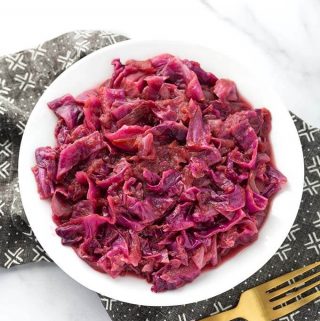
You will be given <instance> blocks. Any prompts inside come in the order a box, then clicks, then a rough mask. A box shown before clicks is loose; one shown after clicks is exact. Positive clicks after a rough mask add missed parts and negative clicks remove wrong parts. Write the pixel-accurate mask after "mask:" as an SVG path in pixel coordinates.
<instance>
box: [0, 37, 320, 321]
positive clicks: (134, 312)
mask: <svg viewBox="0 0 320 321" xmlns="http://www.w3.org/2000/svg"><path fill="white" fill-rule="evenodd" d="M126 39H127V38H126V37H124V36H122V35H118V34H113V33H108V32H101V31H75V32H71V33H67V34H64V35H62V36H60V37H58V38H55V39H53V40H50V41H47V42H45V43H43V44H41V45H39V46H38V47H37V48H34V49H30V50H25V51H21V52H18V53H15V54H13V55H8V56H4V57H0V266H2V267H4V268H7V269H8V268H10V267H12V266H15V265H19V264H24V263H28V262H39V261H42V260H44V261H51V259H50V258H49V257H48V256H47V254H46V253H45V251H44V250H43V248H42V247H41V245H40V244H39V243H38V241H37V240H36V238H35V236H34V234H33V232H32V230H31V228H30V226H29V224H28V222H27V219H26V217H25V214H24V211H23V208H22V204H21V200H20V196H19V186H18V178H17V174H18V173H17V165H18V164H17V163H18V155H19V145H20V140H21V137H22V134H23V130H24V127H25V124H26V121H27V119H28V117H29V114H30V112H31V111H32V109H33V107H34V105H35V104H36V102H37V100H38V98H39V97H40V96H41V94H42V93H43V91H44V90H45V89H46V88H47V86H49V85H50V84H51V82H52V81H53V80H54V79H55V78H56V77H57V76H58V75H59V74H60V73H61V72H63V71H64V70H65V69H66V68H68V67H69V66H70V65H72V64H73V63H74V62H76V61H78V60H79V59H81V58H82V57H84V56H86V55H87V54H89V53H90V52H92V51H94V50H96V49H99V48H102V47H104V46H109V45H112V44H113V43H116V42H119V41H123V40H126ZM293 120H294V122H295V125H296V127H297V130H298V133H299V136H300V140H301V144H302V147H303V153H304V159H305V184H304V192H303V197H302V201H301V206H300V210H299V213H298V216H297V219H296V221H295V223H294V225H293V227H292V229H291V231H290V233H289V234H288V236H287V238H286V240H285V242H284V243H283V244H282V246H281V247H280V248H279V250H278V252H277V253H276V254H275V255H274V256H273V257H272V259H271V260H270V261H269V262H268V263H267V264H266V265H265V266H264V267H263V268H262V269H261V270H260V271H258V272H257V273H256V274H254V275H253V276H251V277H250V278H249V279H248V280H246V281H245V282H243V283H241V284H240V285H238V286H237V287H235V288H234V289H231V290H229V291H227V292H225V293H224V294H222V295H219V296H217V297H214V298H211V299H209V300H205V301H201V302H196V303H193V304H188V305H183V306H174V307H147V306H137V305H132V304H128V303H124V302H121V301H116V300H113V299H111V298H107V297H104V296H101V295H100V299H101V302H102V304H103V305H104V307H105V308H106V311H107V312H108V314H109V315H110V317H111V319H112V320H114V321H126V320H127V321H196V320H198V319H201V318H202V317H205V316H208V315H213V314H216V313H219V312H221V311H223V310H226V309H229V308H231V307H233V306H234V305H236V303H237V300H238V298H239V296H240V293H241V292H243V291H244V290H246V289H248V288H251V287H253V286H255V285H257V284H260V283H263V282H265V281H267V280H269V279H271V278H273V277H276V276H279V275H281V274H284V273H286V272H289V271H291V270H293V269H296V268H299V267H301V266H303V265H307V264H309V263H311V262H314V261H316V260H319V257H320V195H319V192H320V130H319V129H317V128H313V127H311V126H309V125H308V124H306V123H305V122H303V121H302V120H301V119H299V118H297V117H296V116H294V115H293ZM318 290H320V288H319V289H318ZM196 299H197V298H196V296H195V300H196ZM302 320H303V321H304V320H310V321H320V300H318V301H316V302H314V303H311V304H309V305H307V306H305V307H303V308H301V309H300V310H298V311H296V312H294V313H292V314H291V315H289V316H287V317H284V318H281V319H280V321H302Z"/></svg>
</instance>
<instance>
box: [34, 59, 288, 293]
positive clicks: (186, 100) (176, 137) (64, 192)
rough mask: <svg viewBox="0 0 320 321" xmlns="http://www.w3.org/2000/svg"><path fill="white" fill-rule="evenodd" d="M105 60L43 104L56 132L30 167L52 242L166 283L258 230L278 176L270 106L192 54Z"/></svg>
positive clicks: (179, 280) (156, 284)
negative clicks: (71, 89) (78, 86)
mask: <svg viewBox="0 0 320 321" xmlns="http://www.w3.org/2000/svg"><path fill="white" fill-rule="evenodd" d="M112 64H113V66H114V71H113V74H112V77H111V78H110V79H108V80H106V81H105V82H104V83H103V84H101V85H100V86H98V87H97V88H95V89H92V90H88V91H86V92H84V93H82V94H81V95H79V96H78V97H76V98H74V97H73V96H71V95H65V96H63V97H61V98H58V99H56V100H54V101H52V102H50V103H48V106H49V108H50V109H51V110H52V111H53V112H54V113H55V114H56V116H57V118H58V122H57V125H56V129H55V137H56V142H57V143H56V146H55V147H40V148H38V149H37V150H36V151H35V158H36V165H35V166H34V167H33V169H32V170H33V172H34V175H35V178H36V181H37V186H38V191H39V194H40V197H41V198H42V199H51V207H52V214H53V219H54V221H55V223H56V224H57V229H56V232H57V234H58V235H59V236H60V237H61V240H62V244H64V245H68V246H72V247H73V249H74V250H75V251H76V253H77V254H78V255H79V257H80V258H81V259H83V260H85V261H86V262H87V263H88V264H90V265H91V266H92V267H93V268H94V269H96V270H98V271H101V272H105V273H107V274H109V275H110V276H112V277H117V276H120V275H125V274H127V273H130V274H136V275H138V276H140V277H142V278H144V279H146V280H147V281H148V282H150V283H152V291H155V292H160V291H166V290H171V289H175V288H178V287H181V286H183V285H184V284H186V283H187V282H191V281H192V280H194V279H195V278H196V277H197V276H198V275H199V274H200V273H201V271H202V270H203V269H204V268H205V267H214V266H216V265H217V264H219V262H221V260H222V259H223V257H225V256H226V255H227V254H228V253H230V251H233V250H234V249H236V248H239V247H242V246H244V245H247V244H249V243H251V242H253V241H254V240H255V239H256V238H257V235H258V230H259V228H260V227H261V225H262V223H263V221H264V220H265V218H266V216H267V211H268V204H269V202H270V198H271V197H272V196H273V195H274V194H275V193H277V192H278V191H279V189H280V188H281V186H282V185H283V184H284V183H285V182H286V178H285V177H284V176H283V175H282V174H281V173H280V172H279V171H278V170H277V169H276V168H275V166H274V165H273V163H272V159H271V145H270V140H269V132H270V129H271V115H270V112H269V111H268V110H267V109H265V108H262V109H253V108H252V107H251V106H250V105H249V104H248V103H247V102H246V101H244V100H243V99H242V98H241V97H240V96H239V93H238V91H237V88H236V85H235V83H234V82H232V81H230V80H227V79H218V78H217V77H216V76H214V75H213V74H212V73H210V72H206V71H204V70H203V69H202V68H201V66H200V65H199V63H197V62H194V61H189V60H181V59H179V58H178V57H175V56H173V55H170V54H162V55H159V56H156V57H153V58H151V59H148V60H145V61H137V60H129V61H127V62H126V63H125V64H123V63H121V61H120V60H119V59H115V60H114V61H113V62H112ZM39 215H41V213H39Z"/></svg>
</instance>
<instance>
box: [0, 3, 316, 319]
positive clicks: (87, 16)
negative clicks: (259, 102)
mask: <svg viewBox="0 0 320 321" xmlns="http://www.w3.org/2000/svg"><path fill="white" fill-rule="evenodd" d="M319 16H320V2H319V1H318V0H308V1H305V0H269V1H256V0H226V1H221V0H202V1H201V0H175V1H174V0H162V1H157V2H154V1H149V0H134V1H132V0H117V1H112V3H107V1H100V0H91V1H89V2H87V1H82V2H80V1H75V0H69V1H62V0H56V1H50V2H49V1H41V2H40V1H37V0H29V1H22V0H10V1H9V0H8V1H6V2H3V3H1V12H0V55H3V54H7V53H12V52H14V51H17V50H21V49H24V48H28V47H32V46H35V45H36V44H38V43H39V42H41V41H44V40H47V39H49V38H51V37H54V36H57V35H59V34H61V33H63V32H67V31H70V30H74V29H104V30H112V31H116V32H122V33H124V34H126V35H128V36H130V37H132V38H171V39H184V40H191V41H195V42H200V43H205V44H206V45H208V46H212V47H214V46H216V45H218V44H219V46H224V47H225V48H226V50H227V51H228V50H230V51H237V52H238V54H239V58H240V59H241V60H243V61H246V62H250V64H251V66H252V68H253V69H254V70H255V71H256V72H259V73H271V75H272V76H273V80H274V84H273V85H274V86H276V87H277V88H278V90H279V92H280V94H281V95H282V98H283V100H284V102H285V103H286V104H287V106H288V107H289V108H290V109H291V110H292V111H294V112H295V113H297V114H298V115H299V116H300V117H302V118H303V119H305V120H307V121H309V122H310V123H312V124H314V125H317V126H320V90H319V89H320V59H319V57H320V42H319V37H320V19H319ZM0 284H1V290H0V320H1V321H18V320H22V319H23V320H24V321H29V320H30V321H31V320H32V321H42V320H48V321H50V320H59V321H87V320H95V321H100V320H109V318H108V317H107V315H106V313H105V311H104V309H103V307H102V305H101V304H100V302H99V299H98V297H97V295H96V294H95V293H92V292H90V291H89V290H87V289H85V288H83V287H82V286H80V285H79V284H77V283H76V282H74V281H73V280H72V279H71V278H69V277H68V276H67V275H65V274H64V273H63V272H62V271H61V270H59V269H58V268H57V267H56V266H55V265H54V264H38V265H32V264H30V265H26V266H21V267H15V268H14V269H12V270H9V271H7V270H0ZM74 307H76V308H74ZM142 321H144V320H142Z"/></svg>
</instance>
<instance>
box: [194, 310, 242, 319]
mask: <svg viewBox="0 0 320 321" xmlns="http://www.w3.org/2000/svg"><path fill="white" fill-rule="evenodd" d="M237 310H238V309H237V307H235V308H233V309H231V310H227V311H223V312H221V313H219V314H215V315H211V316H210V317H207V318H204V319H201V320H199V321H231V320H233V319H236V318H240V317H241V316H240V315H239V311H237Z"/></svg>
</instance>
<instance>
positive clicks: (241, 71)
mask: <svg viewBox="0 0 320 321" xmlns="http://www.w3.org/2000/svg"><path fill="white" fill-rule="evenodd" d="M165 52H168V53H171V54H174V55H177V56H180V57H181V58H188V59H192V60H195V61H198V62H200V63H201V65H202V66H203V67H204V69H205V70H208V71H211V72H213V73H214V74H216V75H217V76H218V77H224V78H230V79H232V80H234V81H235V82H236V83H237V85H238V88H239V90H240V92H241V94H242V95H243V96H244V97H245V98H246V99H248V101H249V102H251V103H252V104H253V106H254V107H256V108H258V107H267V108H269V110H270V111H271V114H272V118H273V120H272V127H273V128H272V132H271V140H272V144H273V151H274V158H275V163H276V165H277V167H278V168H279V169H280V170H281V171H282V172H283V173H284V174H285V175H286V177H287V178H288V184H287V185H286V187H285V188H284V189H283V190H282V191H281V192H280V193H279V194H278V195H277V196H276V197H275V199H274V201H273V203H272V206H271V209H270V212H269V216H268V218H267V219H266V222H265V224H264V226H263V228H262V229H261V231H260V234H259V238H258V240H257V241H256V242H254V243H253V244H251V245H250V246H248V247H247V248H245V249H244V250H242V251H241V252H240V253H238V254H237V255H236V256H234V257H233V258H231V259H229V260H227V261H226V262H224V263H223V264H221V265H220V266H219V267H217V268H215V269H212V270H210V271H208V272H205V273H202V274H201V275H200V276H199V277H198V278H197V279H196V280H194V281H193V282H192V283H190V284H187V285H185V286H184V287H182V288H180V289H177V290H174V291H167V292H164V293H158V294H156V293H153V292H151V290H150V284H148V283H147V282H146V281H145V280H142V279H139V278H135V277H132V276H126V277H119V278H117V279H112V278H111V277H110V276H108V275H106V274H103V273H100V272H97V271H95V270H94V269H92V268H91V267H90V266H89V265H87V264H86V263H85V262H84V261H82V260H81V259H80V258H79V257H78V256H77V255H76V253H75V252H74V251H73V250H72V248H70V247H67V246H62V245H61V240H60V237H58V236H57V235H56V233H55V228H56V226H55V224H54V223H53V221H52V219H51V208H50V202H49V201H43V200H40V198H39V195H38V193H37V187H36V183H35V180H34V177H33V174H32V172H31V167H32V166H33V165H34V163H35V159H34V151H35V149H36V148H37V147H39V146H47V145H49V146H53V145H55V139H54V134H53V133H54V127H55V125H56V122H57V119H56V117H55V116H54V114H53V112H52V111H50V110H49V109H48V107H47V105H46V104H47V102H48V101H51V100H53V99H54V98H57V97H60V96H62V95H64V94H66V93H71V94H73V95H77V94H79V93H81V92H82V91H84V90H86V89H89V88H92V87H94V86H96V85H98V84H99V83H101V82H102V81H103V80H105V79H106V78H108V77H110V75H111V73H112V67H111V64H110V63H111V60H112V59H113V58H116V57H119V58H120V59H121V60H122V61H126V60H127V59H130V58H132V59H145V58H150V57H152V56H154V55H157V54H161V53H165ZM236 58H237V57H236V53H235V57H232V58H230V57H227V56H225V55H224V54H223V52H218V51H213V50H212V49H209V48H206V47H202V46H198V45H194V44H192V43H189V44H188V43H180V42H173V41H155V40H150V41H133V40H130V41H125V42H122V43H119V44H115V45H112V46H109V47H106V48H103V49H100V50H98V51H96V52H94V53H92V54H90V55H88V56H87V57H85V58H83V59H81V60H80V61H79V62H77V63H76V64H74V65H73V66H71V67H70V68H69V69H67V70H66V71H65V72H64V73H62V74H61V75H60V76H59V77H58V78H57V79H56V80H55V81H54V82H53V83H52V84H51V86H50V87H49V88H48V89H47V90H46V91H45V93H44V94H43V95H42V97H41V98H40V99H39V101H38V103H37V105H36V106H35V108H34V110H33V112H32V114H31V116H30V118H29V121H28V123H27V126H26V128H25V132H24V136H23V139H22V143H21V148H20V157H19V184H20V192H21V197H22V203H23V206H24V209H25V212H26V215H27V217H28V220H29V222H30V225H31V227H32V229H33V231H34V233H35V235H36V237H37V238H38V240H39V242H40V243H41V245H42V246H43V248H44V249H45V250H46V252H47V253H48V254H49V255H50V257H51V258H52V259H53V260H54V262H55V263H56V264H57V265H58V266H59V267H60V268H61V269H62V270H63V271H65V272H66V273H67V274H68V275H70V276H71V277H72V278H73V279H75V280H76V281H78V282H79V283H81V284H82V285H84V286H85V287H87V288H89V289H91V290H93V291H96V292H99V293H101V294H103V295H106V296H110V297H112V298H114V299H117V300H122V301H125V302H129V303H134V304H139V305H150V306H166V305H178V304H186V303H191V302H195V301H199V300H203V299H208V298H210V297H212V296H215V295H218V294H220V293H222V292H224V291H227V290H229V289H230V288H232V287H234V286H236V285H237V284H239V283H240V282H242V281H244V280H245V279H247V278H248V277H249V276H251V275H252V274H253V273H254V272H256V271H257V270H259V269H260V268H261V267H262V266H263V265H264V264H265V263H267V261H268V260H269V259H270V258H271V257H272V256H273V255H274V254H275V252H276V251H277V249H278V248H279V247H280V245H281V244H282V242H283V241H284V239H285V237H286V235H287V233H288V232H289V230H290V228H291V226H292V224H293V222H294V219H295V217H296V214H297V211H298V208H299V204H300V199H301V195H302V188H303V168H304V167H303V156H302V150H301V146H300V140H299V137H298V135H297V131H296V128H295V126H294V123H293V121H292V119H291V117H290V115H289V112H288V111H287V109H286V108H285V107H284V105H283V104H282V103H281V101H280V99H279V97H278V95H277V94H276V93H275V92H274V91H273V90H272V89H271V87H272V80H270V79H268V80H266V79H263V76H264V75H261V79H260V78H259V77H258V75H256V74H254V72H252V71H250V67H247V68H245V67H244V66H242V65H241V64H239V63H238V62H237V61H236Z"/></svg>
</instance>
